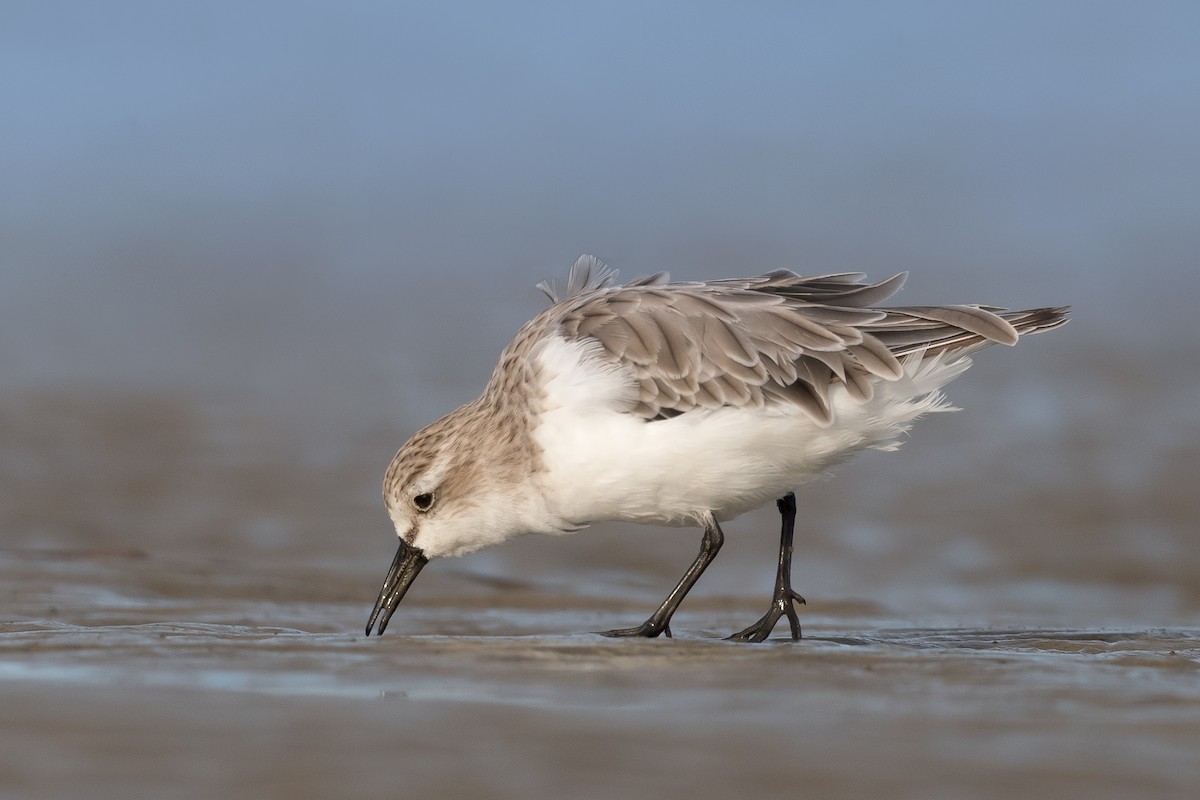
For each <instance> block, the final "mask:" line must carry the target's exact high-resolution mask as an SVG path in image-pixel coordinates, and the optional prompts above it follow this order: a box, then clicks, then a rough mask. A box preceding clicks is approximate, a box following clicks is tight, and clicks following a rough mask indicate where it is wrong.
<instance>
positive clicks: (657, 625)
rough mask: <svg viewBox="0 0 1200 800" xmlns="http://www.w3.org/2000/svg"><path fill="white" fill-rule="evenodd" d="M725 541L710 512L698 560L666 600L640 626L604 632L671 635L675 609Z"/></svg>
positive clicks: (614, 634) (620, 634)
mask: <svg viewBox="0 0 1200 800" xmlns="http://www.w3.org/2000/svg"><path fill="white" fill-rule="evenodd" d="M724 543H725V534H724V533H723V532H722V531H721V526H720V525H718V524H717V520H716V518H715V517H713V516H712V515H711V514H709V515H708V519H707V521H706V522H705V523H704V538H703V539H701V540H700V554H699V555H697V556H696V560H695V561H693V562H692V565H691V566H690V567H688V569H687V572H685V573H683V577H682V578H680V579H679V583H677V584H676V585H675V588H674V589H672V590H671V593H670V594H669V595H667V599H666V600H663V602H662V605H661V606H659V607H658V610H657V611H655V612H654V613H653V614H651V615H650V618H649V619H648V620H646V621H645V622H643V623H642V624H641V625H638V626H637V627H636V628H618V629H617V630H612V631H604V632H603V635H604V636H645V637H647V638H651V639H652V638H654V637H655V636H658V635H659V634H662V633H665V634H666V635H667V636H668V637H670V635H671V625H670V623H671V616H672V615H673V614H674V613H675V609H677V608H679V604H680V603H681V602H683V598H684V597H685V596H687V593H688V591H690V590H691V588H692V586H693V585H694V584H695V583H696V581H697V580H698V579H699V578H700V575H701V574H702V573H703V572H704V570H705V569H706V568H707V567H708V565H709V564H711V563H712V560H713V559H714V558H716V557H717V551H718V550H720V549H721V545H722V544H724Z"/></svg>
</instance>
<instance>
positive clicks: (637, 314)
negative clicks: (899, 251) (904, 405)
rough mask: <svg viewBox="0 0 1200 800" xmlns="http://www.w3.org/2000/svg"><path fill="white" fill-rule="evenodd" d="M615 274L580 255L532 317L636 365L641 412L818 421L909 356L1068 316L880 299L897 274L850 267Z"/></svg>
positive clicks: (892, 373) (894, 285) (1060, 311)
mask: <svg viewBox="0 0 1200 800" xmlns="http://www.w3.org/2000/svg"><path fill="white" fill-rule="evenodd" d="M614 276H615V272H614V271H613V270H610V269H609V268H608V267H606V266H604V265H603V264H602V263H601V262H599V261H598V260H596V259H591V260H585V258H584V257H581V258H580V260H579V261H577V262H576V264H575V267H573V268H572V270H571V276H570V278H569V279H568V281H567V295H566V297H565V298H563V299H561V300H558V299H557V292H555V291H554V287H552V285H551V284H550V283H543V284H540V285H539V286H540V287H541V288H543V291H546V293H547V294H548V295H549V296H550V297H551V298H552V299H556V303H555V305H553V306H551V307H550V308H549V309H547V310H546V311H545V312H543V315H542V316H541V317H539V318H538V319H537V320H535V321H534V322H531V323H530V325H531V326H534V327H535V328H537V329H538V330H543V331H551V332H553V333H556V334H557V335H561V336H563V337H565V338H567V339H568V340H585V339H591V340H595V341H596V342H598V343H599V344H600V347H599V348H597V353H598V354H599V356H600V357H601V358H604V359H606V360H609V361H611V362H614V363H619V364H622V365H624V366H625V367H626V368H628V370H629V371H630V373H631V374H632V379H633V381H634V382H635V385H636V387H637V390H638V391H637V399H636V400H634V401H632V403H631V407H630V408H629V409H627V410H628V411H630V412H631V413H633V414H636V415H638V416H641V417H644V418H645V419H648V420H655V419H669V418H671V417H674V416H677V415H679V414H682V413H687V412H688V411H692V410H696V409H714V408H720V407H722V406H751V407H760V406H763V405H771V404H779V403H787V404H792V405H795V406H796V407H798V408H800V409H802V410H803V411H804V413H806V414H808V415H809V416H810V417H812V419H814V420H815V421H817V422H818V423H819V424H823V425H824V424H828V423H830V421H831V419H832V414H833V411H832V400H831V394H832V392H833V390H834V387H835V386H838V385H843V386H845V388H846V391H847V392H848V393H849V394H850V396H851V397H853V398H856V399H859V400H865V399H868V398H870V397H871V396H872V395H873V394H874V392H875V385H876V383H878V382H880V381H893V380H897V379H899V378H900V377H901V376H902V375H903V374H904V369H903V367H902V365H901V363H900V358H902V357H904V356H906V355H909V354H912V353H923V354H925V355H927V356H933V355H935V354H938V353H943V352H950V353H951V354H965V353H968V352H971V351H972V350H975V349H978V348H980V347H983V346H986V345H988V344H992V343H1002V344H1013V343H1015V342H1016V340H1017V338H1018V336H1019V335H1021V334H1027V333H1036V332H1038V331H1041V330H1049V329H1050V328H1054V327H1057V326H1059V325H1062V324H1063V323H1064V322H1065V321H1066V318H1067V317H1066V313H1067V309H1066V308H1044V309H1030V310H1028V311H1016V312H1009V311H1005V310H1004V309H1002V308H997V307H994V306H978V305H955V306H906V307H876V306H875V304H876V303H879V302H882V301H884V300H886V299H888V298H889V297H891V296H892V295H894V294H895V293H896V292H897V291H899V289H900V288H901V286H902V285H903V284H904V281H905V278H906V277H907V276H906V274H905V273H900V274H898V275H893V276H892V277H890V278H887V279H886V280H883V281H879V282H877V283H870V282H867V279H866V276H865V275H863V274H861V273H855V272H845V273H833V274H828V275H819V276H815V277H802V276H800V275H797V274H795V273H793V272H789V271H787V270H776V271H775V272H770V273H767V274H766V275H762V276H759V277H757V278H739V279H727V280H717V281H709V282H705V283H699V282H690V283H667V276H666V274H665V273H658V274H656V275H652V276H649V277H647V278H639V279H637V280H634V281H632V282H630V283H627V284H625V285H623V286H614V285H612V282H613V277H614ZM535 323H537V325H540V326H541V327H540V328H538V327H537V325H535ZM531 335H532V334H531ZM952 357H954V356H953V355H952Z"/></svg>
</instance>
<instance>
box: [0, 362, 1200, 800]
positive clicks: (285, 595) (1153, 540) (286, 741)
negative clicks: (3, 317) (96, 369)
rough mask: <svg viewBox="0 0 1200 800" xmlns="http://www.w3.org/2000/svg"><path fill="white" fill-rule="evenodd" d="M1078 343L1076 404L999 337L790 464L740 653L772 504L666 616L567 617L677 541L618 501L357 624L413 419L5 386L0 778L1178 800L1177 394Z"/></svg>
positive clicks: (431, 790)
mask: <svg viewBox="0 0 1200 800" xmlns="http://www.w3.org/2000/svg"><path fill="white" fill-rule="evenodd" d="M1028 363H1030V361H1029V360H1028V359H1027V360H1026V361H1025V362H1022V364H1028ZM1071 363H1072V364H1074V365H1077V366H1074V367H1068V368H1064V369H1062V370H1060V372H1059V375H1058V377H1059V380H1060V382H1061V383H1060V384H1058V385H1057V391H1059V392H1060V393H1065V395H1066V396H1069V398H1070V399H1069V400H1067V399H1063V397H1061V396H1059V395H1055V394H1053V393H1050V392H1049V391H1048V390H1045V386H1046V385H1048V384H1039V386H1041V387H1042V389H1041V390H1040V391H1036V390H1035V389H1036V388H1037V387H1034V388H1031V386H1030V384H1029V381H1030V380H1032V379H1031V378H1029V377H1028V376H1023V375H1022V374H1021V373H1020V372H1019V371H1018V370H1017V367H1016V360H1010V361H1008V362H1005V361H1004V360H1003V359H997V361H996V366H995V367H987V368H984V369H981V370H979V375H978V376H974V375H973V376H968V379H966V380H964V381H963V382H962V387H961V389H959V390H957V391H955V393H954V395H953V399H955V400H956V401H958V402H960V403H961V404H963V405H964V406H967V407H968V408H969V409H970V410H969V412H968V413H965V414H960V415H943V416H941V417H938V418H936V419H932V420H929V421H926V422H923V423H922V424H921V425H920V426H919V427H918V429H917V430H916V431H915V433H914V436H913V441H912V442H910V443H909V444H907V445H906V446H905V448H904V450H903V451H902V452H901V453H899V454H870V455H867V456H866V457H864V458H862V459H860V460H857V461H855V462H853V463H852V464H849V465H846V466H845V467H844V468H841V469H839V470H838V471H837V474H836V475H835V476H834V477H833V478H832V479H831V480H829V481H828V482H826V483H823V484H820V485H818V486H814V487H809V488H808V489H806V490H802V491H801V492H800V493H799V495H798V497H799V501H800V508H801V524H800V526H799V533H798V539H797V558H796V566H795V573H794V574H795V580H796V584H797V588H798V589H799V590H800V591H801V592H802V593H803V594H805V595H806V596H807V597H808V598H809V604H808V605H807V606H806V607H804V608H803V609H802V612H801V618H802V623H803V626H804V633H805V638H804V640H803V641H801V642H799V643H793V642H791V641H790V640H788V639H787V638H786V625H784V626H783V627H782V628H780V629H777V631H776V638H773V639H772V640H770V641H769V642H767V643H765V644H763V645H755V646H748V645H740V644H732V643H727V642H725V641H723V640H722V638H721V637H723V636H725V635H728V634H729V633H730V632H732V631H734V630H738V629H740V628H742V627H744V626H745V625H746V624H747V623H749V622H750V621H752V620H754V619H756V618H757V617H758V616H759V615H760V614H761V613H762V612H763V611H764V610H765V605H766V602H767V598H768V593H769V590H770V586H771V580H772V576H773V569H774V560H775V554H774V549H775V546H776V542H777V533H776V531H777V525H778V521H777V517H776V516H775V515H774V513H773V512H772V510H770V509H767V510H764V511H761V512H756V513H753V514H749V515H746V516H745V517H743V518H741V519H739V520H736V521H734V522H733V523H731V524H730V525H729V526H727V529H726V533H727V542H726V547H725V549H724V550H723V551H722V553H721V557H720V558H719V559H718V560H717V561H716V563H714V565H713V567H712V568H711V569H710V570H709V571H708V573H706V574H705V576H704V578H703V580H701V581H700V583H699V584H698V585H697V587H696V589H695V590H694V592H693V594H692V596H689V598H688V599H687V601H686V602H685V603H684V604H683V607H682V608H681V611H680V613H679V615H678V616H677V617H676V620H675V621H674V622H673V629H674V630H675V632H676V638H675V639H673V640H666V639H663V640H654V641H625V640H609V639H605V638H603V637H601V636H598V635H596V634H593V633H589V632H590V631H597V630H605V629H608V628H612V627H618V626H624V625H631V624H636V623H637V622H640V621H641V620H642V619H644V617H645V615H646V614H648V613H649V611H650V610H651V609H653V608H654V606H655V605H656V604H657V603H658V601H659V600H661V598H662V596H663V595H664V594H665V593H666V591H667V590H668V589H669V588H670V586H671V585H672V583H673V582H674V580H675V579H676V578H677V577H678V575H679V574H680V573H681V571H682V569H683V568H684V567H685V566H686V564H687V563H688V561H689V560H690V559H691V557H692V556H693V554H694V551H695V549H696V547H697V545H698V541H699V532H698V531H689V530H681V531H670V530H656V529H644V528H638V527H636V526H597V527H596V528H595V529H592V530H589V531H588V532H586V533H582V534H579V535H576V536H570V537H562V538H547V537H527V538H524V539H521V540H518V541H516V542H514V543H512V544H510V545H508V546H506V547H504V548H499V549H496V550H492V551H486V552H484V553H480V554H476V555H474V556H469V557H466V558H463V559H459V560H452V561H446V562H434V563H433V564H431V565H430V566H429V568H427V569H426V570H425V571H424V572H423V573H422V575H421V578H420V580H419V581H418V582H417V583H416V584H415V586H414V589H413V590H412V592H410V594H409V597H408V598H406V600H405V602H404V603H403V605H402V606H401V607H400V609H399V611H398V613H397V614H396V616H395V618H394V619H393V621H392V623H391V626H390V627H389V629H388V632H387V634H386V635H384V636H383V637H370V638H367V637H366V636H364V635H363V632H362V630H363V627H364V626H365V623H366V618H367V615H368V612H369V610H370V606H371V602H372V601H373V599H374V597H375V593H376V592H377V591H378V587H379V583H380V582H381V581H382V579H383V575H384V572H385V571H386V568H387V565H388V563H389V562H390V560H391V556H392V541H393V539H392V534H391V533H390V532H389V530H388V528H387V522H386V518H385V515H384V513H383V511H382V507H381V503H380V501H379V499H378V494H377V493H378V488H377V487H378V482H379V478H380V475H381V474H382V466H383V465H384V464H386V461H387V459H388V458H389V457H390V455H391V452H392V451H393V450H394V448H395V447H396V446H397V445H398V444H399V442H400V441H401V440H402V438H403V432H404V431H403V428H402V426H403V427H407V428H411V427H412V424H413V423H412V421H394V420H391V419H390V417H389V415H388V414H387V413H385V412H384V411H380V412H379V414H378V416H377V417H373V416H372V414H371V410H370V409H367V410H366V411H364V412H363V418H364V419H365V423H364V424H362V425H360V426H359V427H357V428H355V427H348V428H344V429H328V430H317V431H314V430H313V429H312V428H310V427H305V426H304V425H299V424H295V423H294V422H293V421H289V420H286V419H285V420H282V421H281V420H279V419H276V418H273V417H267V416H265V415H261V414H254V413H249V412H248V410H252V407H251V406H237V405H229V404H224V405H222V404H219V403H216V404H214V403H211V402H208V401H205V400H203V399H202V398H196V397H180V396H174V395H169V394H162V393H157V394H155V393H141V394H139V393H123V394H121V393H107V394H106V393H103V392H95V391H85V390H72V391H43V392H38V393H25V394H21V393H9V394H8V395H6V396H4V397H2V398H0V399H2V400H3V402H0V422H3V424H4V428H5V431H6V433H7V438H6V441H5V447H4V448H3V449H2V450H0V455H2V458H0V473H2V474H0V478H2V483H0V485H2V486H3V491H4V495H3V500H4V502H3V504H2V506H0V512H2V514H3V517H2V519H0V523H2V524H3V526H4V530H5V541H4V543H3V544H2V545H0V586H2V587H3V590H2V591H3V605H2V607H3V616H2V617H0V707H2V708H3V709H4V713H3V714H2V715H0V744H2V746H0V796H5V797H10V796H11V797H22V798H39V797H46V798H52V797H53V798H58V797H79V796H87V797H95V798H110V797H111V798H128V797H134V796H146V797H150V796H153V797H159V796H171V797H197V798H199V797H214V796H246V797H250V796H253V797H283V796H287V797H330V796H343V795H352V796H357V797H395V796H401V797H411V796H435V797H462V796H476V797H501V798H559V797H584V798H587V797H595V798H601V797H604V798H609V797H614V796H642V797H665V798H670V797H689V798H690V797H695V796H697V795H699V796H706V797H707V796H712V797H724V796H730V797H733V796H763V795H768V794H769V795H771V796H813V797H846V798H861V797H878V796H888V797H912V798H931V797H980V798H992V797H995V798H1001V797H1003V798H1011V797H1014V796H1018V797H1034V796H1040V797H1079V798H1109V797H1111V798H1125V797H1178V798H1185V797H1186V798H1191V797H1194V796H1195V794H1196V791H1197V788H1198V787H1200V759H1198V758H1197V757H1196V753H1197V752H1200V624H1198V621H1200V579H1198V576H1200V549H1198V548H1196V547H1195V527H1194V525H1195V520H1196V519H1197V518H1198V514H1197V497H1196V495H1195V492H1194V477H1195V467H1194V465H1195V464H1196V463H1200V462H1198V459H1200V439H1198V437H1196V436H1195V435H1194V431H1195V425H1194V422H1193V420H1192V417H1193V414H1192V410H1191V405H1192V403H1191V401H1190V400H1189V399H1188V398H1189V394H1188V385H1183V386H1164V385H1163V384H1161V383H1160V384H1157V385H1156V384H1153V383H1147V382H1140V381H1137V380H1131V379H1129V376H1128V375H1108V376H1104V374H1103V373H1102V372H1101V371H1098V370H1096V369H1095V368H1093V367H1089V366H1088V364H1087V363H1086V361H1084V360H1075V361H1073V362H1071ZM1006 370H1008V371H1006ZM1073 370H1074V371H1073ZM972 378H977V380H975V381H974V382H972V380H971V379H972ZM1179 380H1183V378H1179ZM1064 383H1065V384H1066V385H1068V386H1069V387H1070V388H1069V390H1067V389H1065V388H1063V384H1064ZM956 389H958V387H956ZM1031 399H1032V400H1034V402H1033V404H1032V405H1031V404H1030V400H1031ZM1039 403H1040V404H1039ZM1118 420H1119V424H1118V423H1115V422H1114V421H1118ZM1160 428H1161V429H1162V430H1161V431H1160V430H1159V429H1160ZM1168 433H1169V434H1170V435H1168ZM314 442H320V443H322V444H321V445H320V446H317V445H314ZM330 443H332V446H331V444H330ZM980 453H983V454H986V455H987V457H986V458H981V457H980V456H979V454H980Z"/></svg>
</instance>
